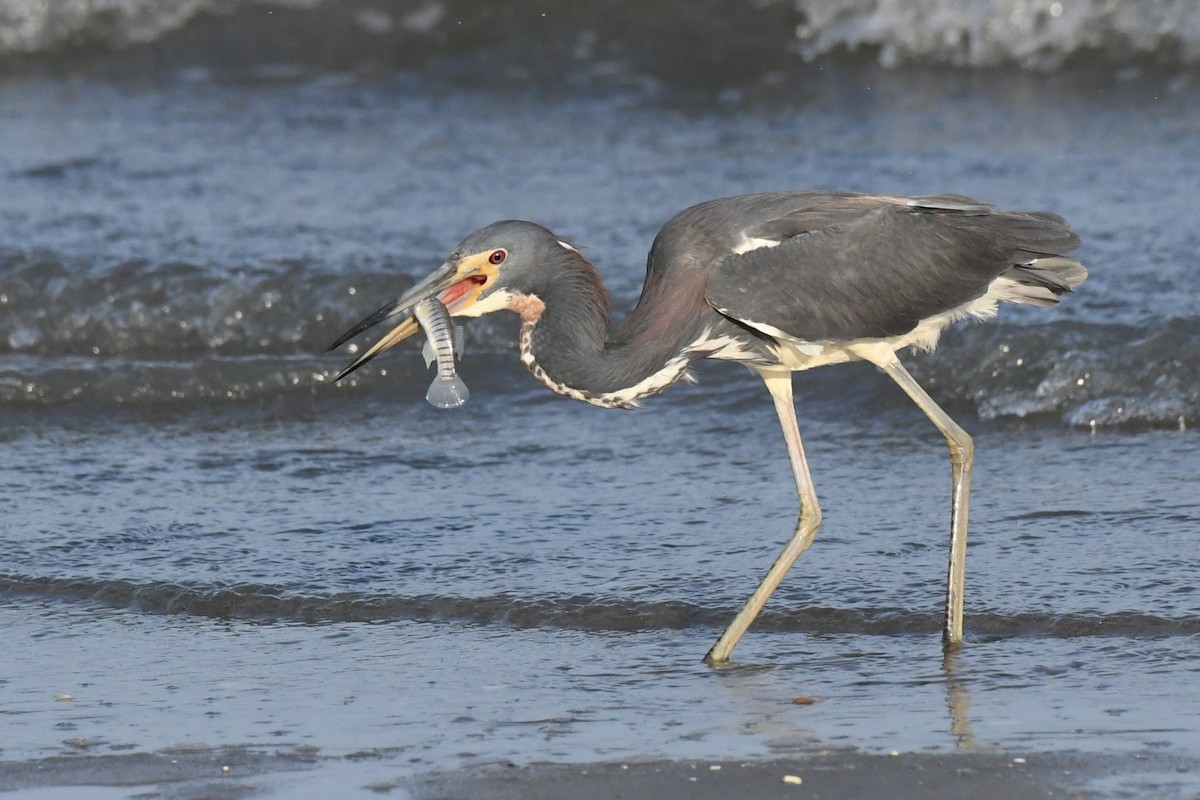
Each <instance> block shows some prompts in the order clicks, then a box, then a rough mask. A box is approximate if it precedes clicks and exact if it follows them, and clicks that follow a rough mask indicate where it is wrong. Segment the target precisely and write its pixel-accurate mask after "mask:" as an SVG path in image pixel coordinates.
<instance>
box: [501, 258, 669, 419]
mask: <svg viewBox="0 0 1200 800" xmlns="http://www.w3.org/2000/svg"><path fill="white" fill-rule="evenodd" d="M575 262H576V263H573V264H572V265H571V268H570V269H569V270H565V271H563V272H560V273H559V274H558V275H556V279H555V280H554V281H553V282H552V284H551V285H550V286H548V287H546V288H545V289H544V290H543V291H539V292H538V293H537V300H538V301H540V303H541V306H542V307H541V308H540V309H538V313H535V314H527V313H523V314H522V316H523V318H524V324H523V326H522V329H521V360H522V361H523V362H524V363H525V365H526V366H527V367H528V368H529V370H530V371H531V372H532V373H533V374H534V376H535V377H537V378H538V379H539V380H541V381H542V382H543V383H545V384H546V385H547V386H549V387H550V388H551V389H553V390H554V391H556V392H558V393H559V394H563V395H566V396H568V397H574V398H576V399H579V400H584V401H586V402H589V403H592V404H594V405H600V406H606V407H629V406H633V405H636V400H637V399H638V398H641V397H645V396H648V395H652V394H657V393H658V392H660V391H662V390H663V389H665V388H666V387H667V386H669V385H670V384H672V383H674V382H675V381H676V380H678V379H679V378H680V377H682V376H683V374H684V372H685V371H686V369H687V366H688V363H690V361H691V359H690V358H689V357H688V356H686V355H684V354H682V352H681V351H682V349H683V347H682V346H681V342H682V340H683V339H685V338H686V332H685V331H684V330H683V329H673V330H663V329H662V326H656V325H648V324H646V322H647V314H646V313H644V309H643V306H644V305H645V303H644V302H640V303H639V305H638V308H636V309H635V310H634V312H633V313H632V314H631V315H630V317H629V319H628V320H627V321H626V323H625V325H624V326H622V328H621V330H619V331H617V332H616V333H615V334H612V335H610V333H611V331H612V312H611V306H610V298H609V293H608V290H607V289H606V288H605V286H604V283H603V281H601V279H600V276H599V275H598V274H597V272H596V270H595V268H594V267H592V265H591V264H590V263H588V262H587V261H586V260H585V259H583V258H582V256H579V257H577V259H575ZM644 300H645V296H644V295H643V301H644ZM640 312H641V313H640Z"/></svg>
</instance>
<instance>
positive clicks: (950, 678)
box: [942, 647, 990, 751]
mask: <svg viewBox="0 0 1200 800" xmlns="http://www.w3.org/2000/svg"><path fill="white" fill-rule="evenodd" d="M942 674H943V675H944V676H945V677H946V708H947V709H949V711H950V738H951V739H953V740H954V747H955V748H956V749H958V750H972V751H974V750H980V749H990V748H980V747H979V745H978V744H977V743H976V741H975V734H974V733H972V732H971V718H970V717H969V716H967V711H968V709H969V707H970V705H971V692H970V690H969V689H968V688H967V684H966V681H964V680H963V676H962V672H961V671H960V665H959V648H957V647H954V648H948V649H947V650H946V651H945V654H944V655H943V656H942Z"/></svg>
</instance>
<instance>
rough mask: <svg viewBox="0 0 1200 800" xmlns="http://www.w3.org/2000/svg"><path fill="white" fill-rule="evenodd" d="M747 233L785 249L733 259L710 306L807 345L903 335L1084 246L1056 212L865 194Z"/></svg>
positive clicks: (711, 290) (716, 278)
mask: <svg viewBox="0 0 1200 800" xmlns="http://www.w3.org/2000/svg"><path fill="white" fill-rule="evenodd" d="M745 235H746V237H747V238H753V239H759V240H764V241H767V242H770V241H778V242H779V244H777V245H775V246H764V247H759V248H758V249H754V250H750V251H748V252H745V253H742V254H740V255H739V254H734V255H729V256H726V257H725V258H724V259H722V261H721V262H720V264H719V265H718V266H717V268H716V269H715V270H714V272H713V273H712V274H711V275H710V276H709V281H708V284H707V287H706V291H705V299H706V300H707V301H708V303H709V304H710V305H711V306H712V307H713V308H715V309H716V310H717V311H718V312H720V313H722V314H724V315H726V316H728V317H731V318H733V319H735V320H738V321H741V322H744V323H747V324H749V325H751V326H752V327H755V326H756V324H757V325H766V326H770V327H771V328H774V329H777V330H779V331H781V332H783V333H785V334H787V335H788V336H791V337H793V338H796V339H801V340H806V341H842V340H848V339H859V338H884V337H889V336H898V335H901V334H904V333H907V332H909V331H911V330H912V329H913V328H915V327H916V326H917V324H918V323H919V322H920V321H921V320H922V319H925V318H927V317H931V316H935V315H937V314H941V313H943V312H946V311H949V310H951V309H953V308H956V307H958V306H961V305H963V304H965V303H968V302H970V301H972V300H974V299H976V298H979V297H981V296H983V295H984V294H985V293H986V292H987V291H988V287H989V285H990V284H991V282H992V281H993V280H995V279H996V278H997V277H999V276H1000V275H1002V274H1004V273H1006V272H1010V271H1012V270H1013V269H1014V268H1019V265H1022V264H1027V263H1028V262H1030V261H1031V260H1032V259H1035V258H1039V257H1045V256H1050V255H1058V254H1061V253H1063V252H1068V251H1070V250H1072V249H1074V248H1075V247H1077V246H1078V244H1079V239H1078V237H1077V236H1075V234H1074V233H1073V232H1072V231H1071V229H1070V227H1068V226H1067V224H1066V223H1065V222H1064V221H1063V220H1062V218H1061V217H1058V216H1056V215H1054V214H1047V213H1041V212H1029V213H1022V212H1008V211H1001V210H999V209H996V208H994V207H991V206H987V205H983V204H979V203H976V202H975V201H973V200H971V199H970V198H966V197H961V196H958V195H939V196H938V197H929V198H915V199H911V200H909V199H905V198H883V197H872V198H867V197H858V198H853V202H852V203H844V204H843V203H837V204H835V205H834V206H830V207H826V208H821V209H812V208H810V209H806V210H805V211H803V212H799V213H795V214H789V215H783V216H781V217H779V218H777V219H771V220H766V221H761V222H758V223H756V224H755V225H754V226H752V227H748V228H746V229H745ZM1072 263H1073V262H1072Z"/></svg>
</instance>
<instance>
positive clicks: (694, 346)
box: [330, 192, 1087, 663]
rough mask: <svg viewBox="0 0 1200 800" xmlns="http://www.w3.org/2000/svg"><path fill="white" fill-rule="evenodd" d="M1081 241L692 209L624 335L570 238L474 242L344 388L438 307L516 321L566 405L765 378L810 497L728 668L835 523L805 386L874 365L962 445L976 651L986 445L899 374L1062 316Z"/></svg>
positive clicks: (825, 196)
mask: <svg viewBox="0 0 1200 800" xmlns="http://www.w3.org/2000/svg"><path fill="white" fill-rule="evenodd" d="M1078 246H1079V237H1078V236H1076V235H1075V233H1074V232H1073V231H1072V230H1071V228H1070V226H1069V225H1068V224H1067V223H1066V222H1065V221H1064V220H1063V219H1062V217H1059V216H1057V215H1055V214H1050V213H1047V212H1040V211H1035V212H1020V211H1005V210H1002V209H999V208H997V207H995V206H991V205H987V204H984V203H980V202H977V201H975V200H972V199H971V198H969V197H963V196H962V195H956V194H942V195H937V196H931V197H892V196H886V195H867V194H853V193H848V192H779V193H773V194H755V195H746V196H742V197H728V198H724V199H720V200H710V201H709V202H706V203H700V204H699V205H696V206H692V207H691V208H688V209H686V210H685V211H682V212H680V213H679V214H677V215H676V216H675V217H674V218H673V219H671V220H670V221H669V222H668V223H667V224H666V225H665V226H664V227H663V229H662V230H661V231H660V232H659V234H658V236H657V237H655V239H654V244H653V246H652V247H651V249H650V256H649V259H648V261H647V264H646V282H645V286H644V287H643V289H642V295H641V298H640V299H639V300H638V303H637V306H636V307H635V308H634V309H633V312H632V313H631V314H630V315H629V318H628V319H627V320H626V321H625V323H624V324H623V325H622V326H621V327H620V328H619V329H617V330H615V331H613V330H612V323H611V312H610V305H609V294H608V291H607V290H606V289H605V288H604V284H603V283H602V282H601V280H600V277H599V275H597V273H596V269H595V268H594V267H593V266H592V264H591V263H590V262H589V261H588V260H587V259H586V258H584V256H583V255H582V254H581V253H580V252H579V250H578V249H577V248H576V247H575V246H574V245H572V244H571V243H570V242H568V241H567V240H566V239H564V238H562V237H560V236H557V235H555V234H554V233H552V232H550V231H549V230H547V229H546V228H543V227H541V226H540V225H536V224H534V223H532V222H521V221H514V220H509V221H505V222H497V223H494V224H492V225H489V226H487V227H486V228H481V229H480V230H477V231H475V232H474V233H472V234H471V235H470V236H468V237H467V238H466V239H464V240H463V241H462V243H461V244H460V245H459V246H458V247H457V248H455V250H454V252H452V253H451V254H450V257H449V258H448V259H447V260H446V263H444V264H443V265H442V266H441V267H439V268H438V269H437V270H436V271H434V272H433V274H431V275H430V276H429V277H427V278H425V279H424V280H422V281H420V282H419V283H418V284H417V285H416V286H414V287H413V288H412V289H410V290H409V291H408V292H406V293H405V294H403V295H401V296H400V297H398V298H396V299H394V300H392V301H390V302H388V303H387V304H386V305H384V306H383V307H382V308H380V309H379V310H378V311H376V312H375V313H374V314H371V315H370V316H368V317H367V318H366V319H364V320H362V321H361V322H359V323H358V324H357V325H355V326H354V327H353V328H351V329H350V330H348V331H347V332H346V333H345V334H343V335H342V336H341V337H340V338H339V339H338V340H337V341H336V342H334V343H333V345H332V346H331V347H330V350H332V349H334V348H336V347H338V346H339V345H341V344H342V343H344V342H346V341H347V340H349V339H350V338H352V337H354V336H357V335H358V334H360V333H362V332H363V331H365V330H367V329H368V328H371V327H373V326H374V325H377V324H378V323H381V322H384V321H385V320H397V319H398V320H399V324H397V325H396V326H395V327H394V328H393V329H392V330H391V332H390V333H388V334H387V335H386V336H384V337H383V338H381V339H380V340H379V341H377V342H376V343H375V344H374V345H373V346H372V347H370V348H369V349H367V350H366V351H365V352H363V354H362V355H360V356H359V357H358V358H357V359H356V360H355V361H354V362H353V363H351V364H350V365H349V366H347V367H346V368H345V369H344V370H342V371H341V372H340V373H339V374H338V376H337V379H341V378H342V377H344V376H345V375H347V374H348V373H350V372H352V371H353V370H355V369H357V368H358V367H361V366H362V365H363V364H365V363H367V362H368V361H370V360H371V359H372V358H374V357H375V356H377V355H379V354H380V353H382V352H383V351H385V350H387V349H388V348H390V347H392V346H393V345H395V344H396V343H398V342H400V341H402V340H404V339H405V338H406V337H408V336H410V335H412V334H413V333H415V332H416V331H417V330H418V326H417V323H416V321H415V320H414V319H413V307H414V306H415V305H416V304H417V303H419V302H420V301H421V300H423V299H425V298H428V297H431V296H436V297H437V298H438V299H439V300H441V302H442V303H444V304H445V305H446V306H447V307H448V309H449V311H450V313H451V314H454V315H457V316H467V317H476V316H480V315H483V314H489V313H491V312H493V311H500V310H502V309H508V310H510V311H515V312H516V313H517V314H519V315H520V317H521V334H520V350H521V361H522V362H523V363H524V364H525V366H526V367H528V368H529V370H530V372H532V373H533V375H534V377H536V378H537V379H538V380H540V381H541V382H542V383H544V384H546V385H547V386H549V387H550V388H551V389H553V390H554V391H556V392H558V393H559V394H564V395H566V396H568V397H574V398H575V399H577V400H583V401H585V402H588V403H591V404H593V405H597V406H603V407H605V408H631V407H633V406H636V405H637V403H638V401H639V400H640V399H641V398H643V397H647V396H649V395H653V394H657V393H658V392H661V391H662V390H663V389H665V388H667V387H668V386H670V385H671V384H672V383H675V382H676V381H678V380H680V379H688V378H689V377H690V376H689V373H688V366H689V365H690V364H691V362H692V361H694V360H696V359H699V358H716V359H720V360H723V361H736V362H739V363H742V364H744V365H746V366H747V367H749V368H750V369H751V370H752V371H754V372H757V373H758V374H759V375H760V376H761V377H762V379H763V381H764V382H765V383H766V386H767V390H768V391H769V392H770V393H771V397H772V399H773V400H774V402H775V410H776V412H777V413H778V415H779V421H780V424H781V425H782V427H783V438H784V441H785V442H786V444H787V453H788V457H789V458H790V460H791V466H792V472H793V474H794V476H795V480H796V492H797V494H798V495H799V497H800V518H799V521H798V522H797V524H796V530H795V533H794V534H793V536H792V539H791V541H789V542H788V544H787V546H786V547H785V548H784V549H783V552H781V553H780V555H779V557H778V558H777V559H776V560H775V563H774V564H773V565H772V566H771V568H770V570H769V571H768V572H767V575H766V577H765V578H764V579H763V581H762V583H761V584H759V586H758V588H757V589H756V590H755V591H754V593H753V594H752V595H751V596H750V599H749V600H747V601H746V604H745V605H744V606H743V607H742V609H741V611H739V612H738V614H737V616H736V617H735V618H734V619H733V622H732V623H730V625H729V627H728V628H727V629H726V630H725V632H724V633H723V634H722V635H721V637H720V638H719V639H718V640H717V642H716V644H714V645H713V647H712V649H711V650H709V652H708V655H707V656H706V660H707V661H709V662H710V663H721V662H725V661H727V660H728V658H729V654H730V652H731V651H732V650H733V648H734V646H735V645H736V644H737V642H738V639H739V638H741V636H742V634H743V633H745V631H746V629H747V628H748V627H749V626H750V623H751V622H752V621H753V620H754V618H755V616H756V615H757V614H758V612H759V611H760V610H761V609H762V607H763V604H764V603H766V601H767V598H768V597H770V595H771V593H772V592H773V591H774V590H775V588H776V587H777V586H778V585H779V583H780V581H781V580H782V579H783V576H784V574H785V573H786V572H787V571H788V569H789V568H790V567H791V566H792V564H793V563H794V562H795V560H796V558H797V557H799V556H800V554H801V553H803V552H804V551H805V550H806V549H808V546H809V545H810V544H811V543H812V540H813V537H814V535H815V534H816V531H817V527H818V526H819V525H820V524H821V508H820V506H819V505H818V503H817V493H816V490H815V488H814V487H813V481H812V476H811V475H810V474H809V470H808V464H807V462H806V460H805V456H804V447H803V445H802V444H801V442H800V430H799V428H798V426H797V423H796V412H795V408H794V406H793V403H792V373H793V372H796V371H800V370H806V369H812V368H813V367H820V366H824V365H826V364H838V363H842V362H846V361H855V360H862V361H868V362H870V363H872V364H874V365H875V366H876V367H878V368H879V369H881V370H882V371H883V372H884V373H886V374H887V375H888V376H889V377H890V378H891V379H892V380H894V381H895V382H896V383H897V384H899V386H900V388H901V389H903V390H904V392H905V393H906V394H907V395H908V396H909V397H910V398H912V401H913V402H914V403H916V405H917V407H918V408H920V409H921V410H922V411H923V412H925V414H926V416H928V417H929V419H930V420H932V421H933V424H934V425H935V426H937V429H938V430H939V431H941V433H942V435H943V436H945V437H946V440H947V442H948V443H949V445H950V464H951V476H952V479H953V486H952V491H953V501H952V511H951V522H950V566H949V576H948V579H947V588H946V610H945V623H944V627H943V641H944V642H945V643H946V645H947V646H948V647H949V646H954V645H957V643H958V642H960V641H961V639H962V613H963V576H964V571H965V568H966V545H967V509H968V503H969V496H970V488H971V464H972V458H973V453H974V445H973V443H972V441H971V437H970V436H968V435H967V433H966V431H964V430H963V429H962V428H961V427H959V426H958V424H957V423H955V422H954V420H952V419H951V418H950V416H949V415H947V414H946V412H945V411H943V410H942V409H941V408H940V407H939V406H938V405H937V403H935V402H934V401H933V399H932V398H931V397H930V396H929V395H928V394H926V392H925V390H924V389H922V388H921V386H920V385H918V383H917V382H916V381H915V380H914V379H913V378H912V376H911V375H910V374H909V373H908V371H907V370H905V368H904V367H903V366H902V365H901V363H900V361H899V359H898V358H897V356H896V351H897V350H900V349H902V348H905V347H917V348H924V349H927V350H928V349H932V348H933V347H934V346H935V345H936V344H937V340H938V336H939V335H940V334H941V332H942V329H943V328H945V327H946V326H947V325H949V324H950V323H951V322H954V321H955V320H958V319H961V318H964V317H976V318H986V317H990V316H992V315H994V314H995V312H996V306H997V304H998V303H999V302H1000V301H1008V302H1013V303H1028V304H1032V305H1037V306H1052V305H1055V304H1056V303H1057V302H1058V298H1059V295H1061V294H1063V293H1064V292H1069V291H1071V290H1072V289H1073V288H1074V287H1076V286H1078V285H1079V284H1080V283H1081V282H1083V280H1084V278H1086V277H1087V272H1086V270H1084V268H1083V266H1082V265H1081V264H1080V263H1079V262H1078V261H1075V260H1074V259H1071V258H1067V257H1066V256H1065V255H1064V254H1065V253H1069V252H1070V251H1072V250H1074V249H1075V248H1076V247H1078Z"/></svg>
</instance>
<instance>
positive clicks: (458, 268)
mask: <svg viewBox="0 0 1200 800" xmlns="http://www.w3.org/2000/svg"><path fill="white" fill-rule="evenodd" d="M487 257H488V253H478V254H475V255H471V256H466V257H463V258H459V259H451V260H450V261H447V262H446V263H445V264H442V266H440V267H438V268H437V269H436V270H435V271H434V272H433V274H431V275H429V276H428V277H426V278H425V279H424V280H422V281H420V282H418V283H417V285H416V286H414V287H412V288H411V289H409V290H408V291H407V292H405V293H404V294H402V295H401V296H399V297H397V298H395V299H393V300H391V301H389V302H388V303H386V304H385V305H384V306H383V307H382V308H380V309H379V310H378V311H376V312H375V313H374V314H371V315H370V316H368V317H365V318H364V319H363V320H361V321H360V322H359V323H358V324H357V325H355V326H354V327H352V328H351V329H350V330H348V331H346V332H345V333H343V334H342V335H341V336H339V337H338V338H337V341H335V342H334V343H333V344H331V345H330V346H329V348H328V349H327V350H326V351H325V352H327V353H328V352H329V351H330V350H334V349H336V348H338V347H341V346H342V345H343V344H345V343H346V342H348V341H350V340H351V339H353V338H354V337H355V336H358V335H359V334H360V333H362V332H363V331H366V330H368V329H370V328H373V327H375V326H376V325H378V324H379V323H381V322H386V321H387V320H391V319H395V318H397V317H398V318H400V322H399V324H397V325H396V326H395V327H394V328H392V330H391V331H389V332H388V333H387V335H386V336H384V337H383V338H381V339H380V340H379V341H377V342H376V343H375V344H373V345H371V347H369V348H368V349H367V350H366V351H365V352H364V353H363V354H362V355H360V356H359V357H358V358H356V359H355V360H354V361H353V362H351V363H350V364H349V365H348V366H346V368H345V369H343V370H342V371H341V372H339V373H338V374H337V375H336V376H335V377H334V379H333V380H334V382H335V383H336V382H337V381H340V380H341V379H342V378H344V377H346V376H347V375H349V374H350V373H351V372H353V371H354V370H356V369H358V368H359V367H361V366H362V365H363V364H366V363H367V362H368V361H370V360H371V359H373V358H374V357H375V356H377V355H379V354H380V353H382V352H384V351H385V350H390V349H391V348H393V347H395V346H396V345H397V344H399V343H400V342H402V341H404V340H405V339H407V338H408V337H409V336H412V335H413V334H414V333H416V332H417V331H418V330H420V326H419V325H418V324H417V320H416V319H415V318H414V316H413V308H414V307H415V306H416V305H417V303H420V302H421V301H422V300H425V299H427V298H430V297H437V299H438V300H439V301H441V303H442V305H444V306H446V309H447V310H448V311H449V312H450V313H451V314H452V315H453V314H461V313H463V311H464V310H466V309H467V308H468V307H470V306H471V305H473V304H474V303H475V302H476V301H477V300H478V299H479V295H480V293H481V292H482V291H483V289H484V287H485V286H486V285H487V284H488V283H490V282H491V281H492V280H493V279H495V277H496V274H497V271H496V268H495V267H494V266H492V265H491V264H489V263H488V261H487Z"/></svg>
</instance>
